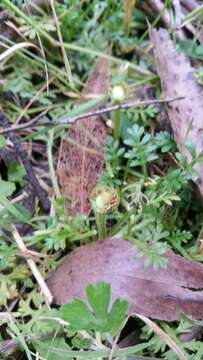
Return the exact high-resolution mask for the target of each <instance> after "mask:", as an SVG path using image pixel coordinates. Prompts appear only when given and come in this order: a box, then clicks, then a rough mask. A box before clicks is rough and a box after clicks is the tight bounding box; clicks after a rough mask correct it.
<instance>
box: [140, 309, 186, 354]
mask: <svg viewBox="0 0 203 360" xmlns="http://www.w3.org/2000/svg"><path fill="white" fill-rule="evenodd" d="M133 315H135V316H136V317H138V318H139V319H141V320H142V321H144V322H145V324H147V325H148V326H149V327H150V329H152V330H153V331H154V332H155V334H157V335H158V336H160V338H161V339H162V340H163V341H164V342H165V343H166V344H167V345H168V346H169V347H170V348H171V349H172V350H173V351H174V353H175V354H176V355H177V356H178V359H180V360H187V359H186V357H185V355H184V353H183V352H182V350H181V349H180V348H179V347H178V346H177V345H176V343H175V341H174V340H173V339H171V338H170V336H169V335H168V334H166V333H165V332H164V331H163V330H162V329H161V328H160V327H159V326H158V325H157V324H156V323H155V322H153V321H152V320H150V319H149V318H148V317H146V316H143V315H140V314H133Z"/></svg>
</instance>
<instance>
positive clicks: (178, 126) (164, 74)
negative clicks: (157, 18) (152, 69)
mask: <svg viewBox="0 0 203 360" xmlns="http://www.w3.org/2000/svg"><path fill="white" fill-rule="evenodd" d="M151 40H152V43H153V45H154V54H155V59H156V64H157V70H158V73H159V76H160V79H161V89H162V95H163V96H165V97H167V96H168V97H172V96H184V97H185V100H182V101H180V102H173V103H171V104H168V105H166V108H167V112H168V117H169V121H170V125H171V128H172V130H173V135H174V138H175V141H176V144H177V147H178V149H179V150H180V151H181V152H182V154H183V155H186V156H187V158H188V160H189V161H191V154H190V153H189V152H188V150H187V149H186V147H185V144H184V141H185V140H186V137H187V139H189V140H191V141H192V142H193V143H194V144H195V147H196V152H197V154H201V153H202V151H203V141H202V134H203V132H202V130H203V123H202V112H203V89H202V87H201V86H200V85H199V84H198V83H197V81H196V78H195V70H194V68H193V67H192V66H191V64H190V62H189V60H188V59H187V58H186V56H185V55H184V54H183V53H179V52H178V51H177V50H176V49H175V46H174V44H173V42H172V40H171V39H170V35H169V33H168V32H167V30H164V29H160V30H156V29H152V31H151ZM195 169H196V171H197V174H198V179H197V185H198V188H199V191H200V194H201V195H202V196H203V166H202V165H201V164H196V165H195Z"/></svg>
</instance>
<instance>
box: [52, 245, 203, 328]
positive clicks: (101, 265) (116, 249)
mask: <svg viewBox="0 0 203 360" xmlns="http://www.w3.org/2000/svg"><path fill="white" fill-rule="evenodd" d="M136 254H137V251H136V249H135V247H134V246H133V244H132V243H131V242H130V241H125V240H119V239H116V238H114V239H106V240H97V241H96V242H95V243H92V244H91V245H86V246H82V247H80V248H78V249H76V250H75V251H73V252H72V253H70V254H69V255H67V256H66V257H65V258H64V259H63V261H62V263H61V264H60V265H59V267H58V268H57V269H56V270H55V271H54V272H52V273H51V275H50V277H49V279H48V281H47V284H48V287H49V288H50V290H51V292H52V294H53V296H54V302H55V303H56V304H63V303H66V302H68V301H69V300H70V299H72V298H75V297H79V298H83V299H85V287H86V284H87V283H95V282H97V281H101V280H103V281H106V282H108V283H111V286H112V295H113V296H112V300H114V299H115V298H117V297H121V298H124V299H126V300H127V301H128V302H129V305H130V306H129V313H130V314H131V313H134V312H136V313H139V314H142V315H145V316H149V317H152V318H155V319H161V320H167V321H173V320H176V319H178V318H179V312H180V311H182V312H184V313H186V314H188V315H192V316H193V317H194V318H197V319H203V291H192V290H188V289H186V288H192V289H198V290H199V289H201V288H203V266H202V265H200V264H198V263H195V262H194V261H192V260H188V259H185V258H183V257H181V256H179V255H176V254H174V253H173V252H172V251H168V252H167V253H166V255H165V256H166V258H167V259H168V265H167V269H159V270H153V269H152V267H148V268H146V269H145V268H144V265H143V264H144V258H142V259H138V258H136Z"/></svg>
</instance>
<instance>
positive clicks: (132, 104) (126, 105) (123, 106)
mask: <svg viewBox="0 0 203 360" xmlns="http://www.w3.org/2000/svg"><path fill="white" fill-rule="evenodd" d="M184 99H185V97H183V96H179V97H175V98H170V99H160V100H145V101H131V102H127V103H124V104H120V105H112V106H109V107H106V108H102V109H99V110H96V111H91V112H88V113H85V114H84V113H83V114H81V115H78V116H74V117H67V118H63V119H59V120H56V121H51V122H44V123H37V119H36V118H35V119H32V120H31V121H29V122H27V123H26V124H21V125H18V126H15V125H14V126H10V127H7V128H4V129H1V130H0V134H7V133H10V132H15V131H19V130H22V129H27V128H31V127H36V126H53V125H54V126H57V125H66V124H70V123H74V122H75V121H77V120H81V119H86V118H89V117H93V116H97V115H101V114H105V113H109V112H112V111H115V110H118V109H120V110H125V109H129V108H131V107H139V106H147V105H155V104H165V103H167V104H169V103H171V102H173V101H180V100H184ZM41 117H42V116H40V118H41Z"/></svg>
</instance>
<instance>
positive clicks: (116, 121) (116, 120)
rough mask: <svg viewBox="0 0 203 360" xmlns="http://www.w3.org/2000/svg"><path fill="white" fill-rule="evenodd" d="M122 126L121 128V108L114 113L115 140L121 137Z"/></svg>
mask: <svg viewBox="0 0 203 360" xmlns="http://www.w3.org/2000/svg"><path fill="white" fill-rule="evenodd" d="M120 128H121V111H120V109H118V110H115V113H114V140H115V141H116V140H118V141H119V139H120Z"/></svg>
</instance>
